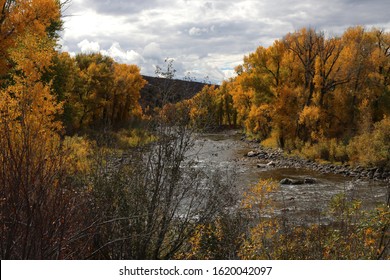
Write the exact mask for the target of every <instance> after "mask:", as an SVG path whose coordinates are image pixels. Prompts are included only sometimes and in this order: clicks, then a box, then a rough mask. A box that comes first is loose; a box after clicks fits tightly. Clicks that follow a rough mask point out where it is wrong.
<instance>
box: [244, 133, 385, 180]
mask: <svg viewBox="0 0 390 280" xmlns="http://www.w3.org/2000/svg"><path fill="white" fill-rule="evenodd" d="M241 141H243V142H245V143H246V144H247V145H249V146H250V147H251V150H250V151H248V153H245V154H244V155H243V156H245V157H248V158H253V159H255V160H256V162H257V163H258V164H257V166H258V167H259V168H267V166H273V167H278V168H304V169H309V170H313V171H315V172H320V173H322V174H339V175H342V176H346V177H351V178H355V179H362V180H375V181H383V182H388V183H389V184H390V170H386V169H385V168H383V167H362V166H360V165H358V166H351V165H350V164H332V163H319V162H316V161H313V160H310V159H305V158H303V157H299V156H294V155H286V154H285V152H284V151H283V150H281V149H272V148H266V147H263V146H261V145H260V144H259V143H258V142H257V141H250V140H247V139H246V138H245V136H241Z"/></svg>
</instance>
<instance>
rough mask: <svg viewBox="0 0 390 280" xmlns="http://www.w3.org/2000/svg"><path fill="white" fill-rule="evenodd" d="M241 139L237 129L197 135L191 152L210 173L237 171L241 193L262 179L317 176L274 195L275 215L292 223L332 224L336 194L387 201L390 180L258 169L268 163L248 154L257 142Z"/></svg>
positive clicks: (368, 202) (366, 202)
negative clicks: (330, 212)
mask: <svg viewBox="0 0 390 280" xmlns="http://www.w3.org/2000/svg"><path fill="white" fill-rule="evenodd" d="M240 138H241V135H240V134H238V133H237V132H235V131H228V132H223V133H215V134H201V135H197V136H196V137H195V145H194V148H193V149H192V150H191V155H192V156H193V158H194V160H195V162H196V165H197V166H198V167H199V168H205V169H207V170H209V171H210V172H212V171H216V170H220V171H222V172H225V171H226V172H228V173H233V174H234V177H235V184H234V187H235V188H237V191H238V193H240V194H243V193H244V192H245V191H246V190H248V189H249V188H250V187H251V186H253V185H255V184H256V183H257V182H258V181H259V180H260V179H273V180H276V181H277V182H280V181H281V180H282V179H284V178H290V179H294V180H304V179H305V178H311V179H314V180H315V183H314V184H299V185H288V184H280V188H279V190H278V191H277V192H275V193H274V194H273V196H272V199H273V200H274V201H275V205H276V208H275V214H277V215H284V216H286V217H287V218H288V219H289V221H290V222H293V223H297V224H302V223H322V224H323V223H328V222H329V217H328V216H327V215H326V210H327V208H328V206H329V202H330V201H331V199H332V197H334V196H335V195H337V194H341V193H342V194H344V195H345V196H346V197H347V199H348V200H360V201H361V202H362V207H363V208H364V209H373V208H374V207H375V206H377V205H379V204H382V203H386V201H387V197H388V195H389V194H388V192H389V183H388V182H385V181H375V180H366V179H357V178H351V177H346V176H342V175H338V174H324V173H321V172H318V171H313V170H310V169H305V168H283V167H273V166H269V167H266V168H258V167H257V164H258V163H259V162H260V163H261V165H266V163H267V161H264V160H259V159H257V158H248V157H245V156H244V155H245V154H247V153H248V152H249V151H251V150H252V149H253V148H254V144H253V143H248V142H245V141H241V140H240Z"/></svg>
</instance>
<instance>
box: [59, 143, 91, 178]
mask: <svg viewBox="0 0 390 280" xmlns="http://www.w3.org/2000/svg"><path fill="white" fill-rule="evenodd" d="M95 145H96V143H93V142H91V141H89V140H87V139H85V138H84V137H81V136H72V137H69V136H67V137H65V139H64V141H63V147H64V151H65V152H66V153H67V155H68V159H69V161H70V162H71V165H70V166H69V173H70V174H78V173H81V174H84V175H86V174H88V172H89V171H90V170H91V164H92V159H91V155H92V153H93V147H94V146H95Z"/></svg>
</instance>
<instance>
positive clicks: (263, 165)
mask: <svg viewBox="0 0 390 280" xmlns="http://www.w3.org/2000/svg"><path fill="white" fill-rule="evenodd" d="M256 166H257V168H268V167H269V166H268V165H267V164H263V163H258V164H257V165H256Z"/></svg>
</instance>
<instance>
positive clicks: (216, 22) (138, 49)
mask: <svg viewBox="0 0 390 280" xmlns="http://www.w3.org/2000/svg"><path fill="white" fill-rule="evenodd" d="M388 10H390V1H388V0H371V1H364V0H328V1H325V2H324V1H322V0H262V1H255V0H207V1H206V0H172V1H163V0H143V1H135V0H134V1H126V0H115V1H114V0H72V1H71V6H70V8H69V10H68V11H67V14H68V15H70V16H69V17H65V18H64V20H65V26H64V27H65V30H64V32H63V36H62V37H63V42H62V44H63V46H64V47H63V49H64V50H66V51H68V52H74V53H78V52H80V51H83V52H92V51H100V52H101V53H103V54H106V55H110V56H112V57H114V58H115V59H116V60H117V61H119V62H123V63H136V64H138V65H139V66H140V67H141V69H142V72H143V74H148V75H153V74H154V66H155V65H161V64H162V63H163V61H164V59H165V58H166V57H172V58H174V59H175V65H176V66H177V68H178V71H177V76H178V77H180V75H183V76H184V75H185V73H186V72H188V71H189V72H191V73H196V75H197V78H200V79H201V78H202V77H205V76H209V77H210V79H211V80H213V81H218V79H223V78H227V77H230V76H231V75H232V74H233V70H232V69H234V67H235V66H236V65H237V64H239V63H242V58H243V56H244V55H246V54H248V53H249V52H253V51H254V50H255V49H256V47H257V46H259V45H264V46H268V45H271V44H272V42H273V41H274V40H275V39H278V38H281V37H282V36H284V35H285V34H287V33H288V32H292V31H294V30H297V29H299V28H301V27H305V26H306V27H307V26H310V27H313V28H316V29H318V30H324V31H326V32H329V33H331V34H340V33H341V32H343V31H344V29H345V28H346V27H348V26H351V25H356V24H361V25H366V26H378V27H380V28H382V27H383V28H387V30H389V29H390V19H389V16H388V12H386V11H388Z"/></svg>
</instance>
